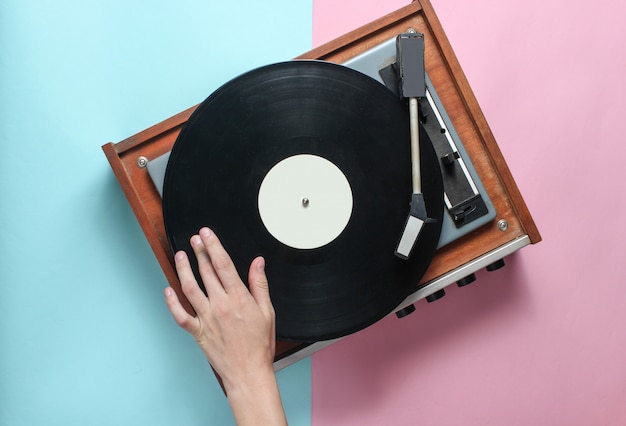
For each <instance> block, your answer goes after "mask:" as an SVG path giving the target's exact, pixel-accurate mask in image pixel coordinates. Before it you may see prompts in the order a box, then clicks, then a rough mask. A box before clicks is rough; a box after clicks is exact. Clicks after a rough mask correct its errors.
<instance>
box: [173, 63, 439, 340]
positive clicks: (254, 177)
mask: <svg viewBox="0 0 626 426" xmlns="http://www.w3.org/2000/svg"><path fill="white" fill-rule="evenodd" d="M420 146H421V152H422V155H421V158H422V160H421V169H422V188H423V193H424V198H425V202H426V208H427V211H428V215H429V217H431V218H434V219H436V221H435V222H433V223H427V224H426V225H425V226H424V228H423V230H422V232H421V234H420V237H419V239H418V241H417V244H416V246H415V248H414V249H413V253H412V255H411V258H410V259H409V260H401V259H399V258H398V257H396V256H395V255H394V250H395V248H396V246H397V244H398V241H399V239H400V236H401V234H402V231H403V229H404V225H405V222H406V220H407V215H408V212H409V202H410V199H411V192H412V188H411V162H410V158H411V157H410V142H409V124H408V108H407V104H406V102H404V101H402V100H400V99H398V98H397V97H396V96H395V95H393V94H392V93H391V92H390V91H389V90H388V89H387V88H385V87H384V86H383V85H382V84H380V83H378V82H377V81H375V80H373V79H371V78H370V77H368V76H366V75H364V74H361V73H359V72H357V71H354V70H352V69H349V68H347V67H344V66H341V65H336V64H332V63H328V62H321V61H291V62H284V63H278V64H273V65H269V66H265V67H262V68H258V69H256V70H253V71H250V72H248V73H246V74H243V75H241V76H239V77H237V78H235V79H234V80H231V81H230V82H228V83H226V84H225V85H224V86H222V87H221V88H219V89H218V90H217V91H215V92H214V93H213V94H212V95H210V96H209V97H208V98H207V99H206V100H205V101H204V102H203V103H202V104H200V105H199V106H198V108H197V109H196V110H195V111H194V113H193V114H192V115H191V117H190V118H189V121H188V122H187V123H186V125H185V126H184V128H183V129H182V131H181V132H180V134H179V136H178V139H177V140H176V143H175V144H174V147H173V149H172V152H171V155H170V159H169V162H168V166H167V169H166V174H165V182H164V187H163V218H164V222H165V227H166V232H167V235H168V238H169V241H170V244H171V246H172V248H173V250H174V251H178V250H185V251H187V253H189V254H191V253H192V250H191V246H190V244H189V238H190V236H191V235H193V234H195V233H197V232H198V230H199V229H200V227H202V226H209V227H211V228H212V229H213V230H214V231H215V232H216V234H217V235H218V236H219V238H220V240H221V241H222V243H223V245H224V247H225V248H226V250H227V251H228V253H229V254H230V256H231V258H232V259H233V262H234V264H235V266H236V267H237V270H238V272H239V274H240V276H241V277H242V279H243V281H244V282H246V281H247V273H248V268H249V265H250V262H251V261H252V259H253V258H254V257H255V256H258V255H262V256H264V257H265V259H266V273H267V276H268V280H269V284H270V293H271V298H272V303H273V304H274V308H275V310H276V334H277V337H278V338H279V339H281V340H293V341H301V342H312V341H319V340H326V339H331V338H337V337H341V336H344V335H347V334H350V333H352V332H355V331H358V330H360V329H362V328H364V327H366V326H368V325H370V324H372V323H374V322H375V321H378V320H379V319H381V318H382V317H384V316H385V315H387V314H388V313H390V312H391V311H392V310H393V309H394V308H395V307H396V306H397V305H398V304H399V303H400V302H402V300H403V299H404V298H405V297H406V296H408V294H410V293H411V292H412V291H414V290H415V288H416V285H417V283H418V282H419V280H420V278H421V277H422V276H423V274H424V272H425V271H426V269H427V267H428V265H429V264H430V261H431V259H432V257H433V255H434V251H435V249H436V246H437V243H438V240H439V235H440V232H441V223H442V216H443V185H442V181H441V173H440V169H439V161H438V159H437V158H436V155H435V152H434V150H433V148H432V145H431V144H430V142H429V141H428V137H427V135H426V133H425V132H423V131H421V132H420ZM299 154H313V155H315V156H319V157H322V158H324V159H326V160H328V161H330V162H331V163H332V164H334V165H335V166H336V167H338V168H339V170H341V172H342V173H343V175H345V177H346V179H347V181H348V182H349V185H350V188H351V191H352V211H351V214H350V217H349V220H348V222H347V224H346V226H345V228H344V229H343V231H342V232H341V233H340V234H339V235H338V236H337V237H336V238H334V239H333V240H332V241H330V242H328V243H327V244H324V245H322V246H319V247H314V248H307V249H301V248H293V247H290V246H289V245H287V244H284V243H281V242H280V241H279V240H277V239H276V238H275V237H274V236H273V235H272V234H271V233H270V232H269V231H268V229H267V228H266V226H265V225H264V222H263V220H262V218H261V215H260V213H259V207H258V203H259V200H258V197H259V190H260V187H261V184H262V182H263V180H264V178H265V177H266V175H267V174H268V172H269V171H270V170H271V169H272V168H273V167H274V166H275V165H276V164H278V163H279V162H281V161H282V160H284V159H286V158H290V157H292V156H296V155H299ZM190 258H193V255H191V256H190ZM193 267H194V268H195V269H196V271H195V272H196V276H198V274H197V267H196V265H193Z"/></svg>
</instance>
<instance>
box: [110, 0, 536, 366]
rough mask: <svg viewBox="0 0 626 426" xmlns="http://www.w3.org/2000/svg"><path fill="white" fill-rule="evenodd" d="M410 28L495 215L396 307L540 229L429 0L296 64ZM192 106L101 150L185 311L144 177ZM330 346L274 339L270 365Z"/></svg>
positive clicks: (346, 53)
mask: <svg viewBox="0 0 626 426" xmlns="http://www.w3.org/2000/svg"><path fill="white" fill-rule="evenodd" d="M411 28H412V29H415V30H417V31H418V32H420V33H423V34H424V39H425V67H426V72H427V73H428V75H429V77H430V79H431V81H432V84H433V86H434V87H435V88H436V90H437V92H438V94H439V97H440V98H441V101H442V103H443V105H444V107H445V109H446V111H447V112H448V115H449V116H450V118H451V120H452V122H453V125H454V127H455V128H456V130H457V132H458V134H459V137H460V139H461V140H462V142H463V145H464V146H465V149H466V150H467V152H468V154H469V156H470V158H471V161H472V163H473V164H474V167H475V168H476V171H477V172H478V174H479V176H480V179H481V180H482V182H483V184H484V186H485V188H486V189H487V192H488V194H489V197H490V198H491V200H492V202H493V204H494V206H495V209H496V212H497V216H496V219H495V220H493V221H492V222H491V223H489V224H487V225H484V226H482V227H481V228H479V229H478V230H476V231H474V232H472V233H470V234H468V235H466V236H465V237H462V238H461V239H460V240H457V241H454V242H453V243H451V244H448V245H446V246H444V247H443V248H441V249H439V250H438V251H437V253H436V256H435V258H434V259H433V261H432V263H431V265H430V267H429V269H428V271H427V272H426V274H425V276H424V277H423V279H422V281H421V282H420V283H419V285H417V286H416V290H417V291H416V293H415V294H414V295H412V296H411V297H409V298H408V299H407V300H406V301H405V303H403V305H401V306H400V307H398V309H402V308H403V307H406V306H408V305H410V304H412V303H413V302H415V301H416V300H418V299H420V298H423V297H427V296H429V295H430V294H433V293H436V292H437V291H440V290H441V289H442V288H443V287H445V286H446V285H449V284H451V283H454V282H455V281H457V280H458V279H461V278H463V277H465V276H467V275H469V274H471V273H473V272H475V271H476V270H478V269H480V268H482V267H485V266H488V265H490V264H493V262H494V261H497V260H499V259H501V258H502V257H503V256H505V255H507V254H510V253H512V252H514V251H516V250H518V249H519V248H521V247H523V246H525V245H528V244H534V243H537V242H539V241H540V240H541V236H540V234H539V231H538V229H537V227H536V226H535V223H534V221H533V219H532V217H531V215H530V212H529V211H528V208H527V207H526V204H525V202H524V200H523V199H522V196H521V194H520V192H519V189H518V187H517V185H516V183H515V181H514V180H513V177H512V176H511V173H510V171H509V168H508V166H507V164H506V162H505V160H504V158H503V156H502V153H501V152H500V149H499V148H498V145H497V144H496V141H495V139H494V136H493V134H492V133H491V130H490V128H489V126H488V124H487V122H486V120H485V117H484V116H483V114H482V112H481V110H480V107H479V106H478V103H477V101H476V98H475V97H474V95H473V93H472V90H471V88H470V86H469V84H468V82H467V79H466V78H465V75H464V74H463V71H462V70H461V66H460V65H459V63H458V61H457V58H456V56H455V55H454V52H453V50H452V47H451V46H450V44H449V42H448V39H447V38H446V35H445V34H444V31H443V29H442V27H441V24H440V22H439V20H438V18H437V16H436V15H435V12H434V10H433V8H432V6H431V4H430V3H429V2H428V0H417V1H415V2H413V3H411V4H410V5H408V6H406V7H403V8H402V9H399V10H397V11H396V12H393V13H391V14H389V15H387V16H384V17H382V18H380V19H378V20H376V21H374V22H372V23H370V24H368V25H366V26H363V27H361V28H359V29H357V30H355V31H352V32H350V33H348V34H346V35H344V36H342V37H339V38H338V39H336V40H334V41H331V42H329V43H327V44H324V45H322V46H320V47H318V48H316V49H313V50H312V51H310V52H307V53H305V54H303V55H301V56H300V57H298V59H321V60H327V61H332V62H336V63H343V62H345V61H347V60H349V59H351V58H353V57H354V56H356V55H358V54H360V53H362V52H363V51H365V50H367V49H370V48H371V47H373V46H376V45H378V44H379V43H382V42H384V41H387V40H390V39H392V38H394V37H395V36H396V35H397V34H400V33H405V32H407V30H408V29H411ZM195 108H196V106H193V107H191V108H189V109H187V110H185V111H182V112H181V113H179V114H177V115H175V116H173V117H171V118H169V119H167V120H165V121H163V122H161V123H159V124H156V125H154V126H152V127H150V128H148V129H146V130H144V131H142V132H140V133H138V134H136V135H133V136H131V137H129V138H127V139H125V140H123V141H121V142H119V143H108V144H106V145H104V146H103V147H102V149H103V151H104V153H105V154H106V156H107V158H108V160H109V163H110V165H111V168H112V169H113V172H114V173H115V176H116V178H117V180H118V181H119V183H120V185H121V187H122V190H123V192H124V194H125V195H126V198H127V199H128V202H129V204H130V206H131V208H132V210H133V212H134V213H135V216H136V217H137V220H138V221H139V224H140V226H141V228H142V230H143V232H144V234H145V236H146V238H147V240H148V242H149V244H150V246H151V248H152V250H153V251H154V254H155V256H156V257H157V259H158V262H159V264H160V265H161V267H162V269H163V272H164V273H165V276H166V278H167V280H168V282H169V283H170V285H171V286H172V288H174V289H175V291H176V292H177V293H178V295H179V298H180V299H181V301H183V302H184V305H185V308H186V309H187V310H188V311H189V312H193V310H192V308H191V306H190V304H189V303H188V302H187V301H186V299H185V298H184V297H182V294H181V291H180V283H179V282H178V278H177V276H176V272H175V269H174V266H173V253H172V252H171V249H170V246H169V244H168V239H167V236H166V234H165V229H164V225H163V216H162V210H161V197H160V195H159V193H158V191H157V189H156V188H155V186H154V184H153V182H152V180H151V178H150V176H149V174H148V172H147V169H146V164H147V162H149V161H151V160H152V159H154V158H157V157H159V156H161V155H163V154H165V153H167V152H169V151H170V150H171V148H172V145H173V144H174V142H175V140H176V137H177V135H178V133H179V132H180V130H181V128H182V126H183V125H184V124H185V122H186V121H187V119H188V118H189V116H190V115H191V113H192V112H193V111H194V110H195ZM416 284H417V283H416ZM329 343H330V342H318V343H312V344H311V343H293V342H280V341H279V342H277V350H276V351H277V353H276V362H275V367H276V368H277V369H278V368H282V367H284V366H286V365H288V364H290V363H292V362H294V361H296V360H298V359H301V358H303V357H305V356H307V355H309V354H310V353H312V352H314V351H315V350H317V349H319V348H321V347H323V346H325V345H327V344H329Z"/></svg>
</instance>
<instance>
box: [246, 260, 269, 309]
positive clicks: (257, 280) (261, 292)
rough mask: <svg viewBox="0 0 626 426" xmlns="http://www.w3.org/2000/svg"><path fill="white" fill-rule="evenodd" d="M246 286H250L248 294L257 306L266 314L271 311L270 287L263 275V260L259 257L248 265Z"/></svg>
mask: <svg viewBox="0 0 626 426" xmlns="http://www.w3.org/2000/svg"><path fill="white" fill-rule="evenodd" d="M248 284H249V285H250V293H251V294H252V297H254V300H256V302H257V303H258V305H259V306H260V307H261V308H263V309H264V310H265V311H266V312H267V311H268V310H270V311H271V310H273V307H272V301H271V300H270V287H269V283H268V282H267V276H266V275H265V259H263V258H262V257H260V256H259V257H257V258H256V259H254V260H253V261H252V263H251V264H250V271H249V273H248Z"/></svg>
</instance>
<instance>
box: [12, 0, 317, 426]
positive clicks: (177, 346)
mask: <svg viewBox="0 0 626 426" xmlns="http://www.w3.org/2000/svg"><path fill="white" fill-rule="evenodd" d="M311 13H312V5H311V0H306V1H302V0H298V1H287V0H269V1H265V2H257V1H239V2H216V1H213V2H200V1H177V2H171V1H168V2H165V1H128V0H124V1H120V0H107V1H104V0H96V1H87V2H77V1H34V0H30V1H24V0H4V1H3V2H2V3H1V5H0V144H1V148H2V151H1V155H0V194H1V201H0V244H1V246H0V250H1V255H2V256H1V257H0V259H1V260H0V291H1V293H0V425H10V426H13V425H44V424H45V425H144V424H146V425H147V424H149V425H171V424H184V425H207V424H219V425H228V424H233V421H232V417H231V413H230V410H229V408H228V404H227V401H226V399H225V398H224V396H223V395H222V392H221V389H220V388H219V386H218V385H217V382H216V380H215V378H214V376H213V373H212V371H211V370H210V368H209V366H208V364H207V362H206V361H205V359H204V357H203V356H202V354H201V353H200V351H199V350H198V349H197V348H196V346H195V344H194V343H193V341H192V340H191V338H189V337H188V336H187V335H186V334H185V333H183V332H182V331H181V330H180V329H178V328H177V326H176V325H175V324H174V323H173V321H172V320H171V318H170V316H169V313H168V312H167V309H166V307H165V304H164V302H163V297H162V289H163V288H164V287H165V286H166V285H167V283H166V281H165V278H164V276H163V274H162V272H161V270H160V268H159V265H158V264H157V262H156V260H155V258H154V256H153V254H152V252H151V250H150V248H149V247H148V244H147V243H146V241H145V238H144V236H143V234H142V232H141V230H140V228H139V226H138V224H137V221H136V219H135V217H134V215H133V214H132V212H131V210H130V208H129V206H128V204H127V202H126V199H125V198H124V196H123V194H122V192H121V190H120V188H119V185H118V183H117V181H116V180H115V178H114V176H113V173H112V172H111V169H110V167H109V165H108V163H107V161H106V158H105V156H104V154H103V153H102V150H101V148H100V146H101V145H103V144H105V143H107V142H109V141H112V142H117V141H119V140H122V139H124V138H126V137H128V136H131V135H133V134H134V133H137V132H139V131H141V130H143V129H145V128H147V127H149V126H151V125H153V124H156V123H158V122H159V121H161V120H164V119H166V118H168V117H170V116H171V115H173V114H176V113H178V112H180V111H182V110H184V109H186V108H188V107H190V106H192V105H195V104H196V103H198V102H200V101H202V100H203V99H204V98H205V97H206V96H207V95H208V94H210V93H211V92H212V91H213V90H214V89H216V88H217V87H218V86H219V85H220V84H222V83H224V82H225V81H227V80H228V79H230V78H232V77H234V76H236V75H238V74H239V73H241V72H243V71H246V70H248V69H251V68H253V67H256V66H259V65H263V64H266V63H270V62H276V61H280V60H284V59H289V58H291V57H293V56H296V55H298V54H300V53H302V52H305V51H307V50H308V49H310V47H311V21H312V19H311ZM279 382H280V387H281V390H282V395H283V400H284V403H285V407H286V410H287V415H288V417H289V420H290V424H292V425H308V424H310V397H311V394H310V392H311V390H310V389H311V382H310V363H309V361H308V360H304V361H301V362H300V363H298V364H296V365H294V366H292V367H289V368H288V369H286V370H284V371H282V372H280V373H279Z"/></svg>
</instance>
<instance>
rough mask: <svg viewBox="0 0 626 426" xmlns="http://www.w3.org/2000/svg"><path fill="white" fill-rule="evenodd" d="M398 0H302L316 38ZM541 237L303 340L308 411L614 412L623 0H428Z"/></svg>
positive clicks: (363, 415) (619, 307)
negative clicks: (438, 288)
mask: <svg viewBox="0 0 626 426" xmlns="http://www.w3.org/2000/svg"><path fill="white" fill-rule="evenodd" d="M407 3H408V0H386V1H374V0H360V1H356V0H350V1H346V0H342V1H337V0H315V1H314V11H313V18H314V21H313V42H314V45H319V44H321V43H323V42H325V41H328V40H330V39H332V38H334V37H335V36H338V35H341V34H343V33H345V32H346V31H348V30H351V29H353V28H355V27H358V26H360V25H362V24H365V23H367V22H368V21H370V20H372V19H374V18H377V17H380V16H382V15H384V14H386V13H388V12H391V11H393V10H395V9H397V8H399V7H401V6H404V5H406V4H407ZM432 4H433V6H434V8H435V11H436V12H437V14H438V16H439V19H440V20H441V22H442V24H443V27H444V29H445V31H446V33H447V35H448V38H449V39H450V42H451V44H452V46H453V48H454V50H455V52H456V54H457V56H458V58H459V61H460V63H461V66H462V67H463V69H464V71H465V73H466V75H467V77H468V79H469V82H470V85H471V86H472V88H473V90H474V93H475V95H476V97H477V98H478V101H479V103H480V105H481V107H482V109H483V112H484V114H485V116H486V117H487V121H488V122H489V124H490V126H491V129H492V131H493V132H494V134H495V137H496V140H497V141H498V143H499V145H500V147H501V149H502V151H503V153H504V156H505V158H506V159H507V162H508V164H509V166H510V168H511V171H512V173H513V175H514V177H515V179H516V181H517V183H518V185H519V187H520V189H521V191H522V194H523V195H524V198H525V200H526V202H527V204H528V206H529V208H530V210H531V213H532V214H533V217H534V219H535V221H536V222H537V225H538V226H539V229H540V231H541V233H542V236H543V238H544V241H543V242H541V243H540V244H538V245H535V246H530V247H527V248H524V249H523V250H522V251H521V252H519V253H516V254H515V255H513V256H511V257H509V258H508V259H507V267H506V268H504V269H502V270H500V271H498V272H494V273H486V272H484V273H480V274H479V276H478V278H479V279H478V281H477V282H476V283H475V284H473V285H471V286H469V287H466V288H462V289H461V288H456V286H451V287H449V290H448V295H447V296H446V297H445V298H444V299H442V300H441V301H439V302H437V303H434V304H427V303H426V302H424V301H422V302H420V303H418V305H417V307H418V310H417V312H416V313H414V314H413V315H411V316H409V317H408V318H406V319H403V320H398V319H396V318H394V317H389V318H387V319H385V320H383V321H382V322H380V323H379V324H376V325H375V326H373V327H371V328H369V329H367V330H365V331H363V332H361V333H358V334H356V335H353V336H350V337H348V338H346V339H344V340H342V341H340V342H339V343H336V344H334V345H332V346H330V347H329V348H327V349H324V350H323V351H321V352H319V353H317V354H315V355H314V356H313V360H312V368H313V371H312V380H313V390H312V391H313V395H312V424H313V425H314V426H324V425H359V426H363V425H390V424H393V425H418V424H419V425H624V424H626V327H625V326H624V324H625V323H626V282H625V281H626V280H625V278H626V266H625V265H626V242H625V241H626V225H625V223H626V221H625V219H624V214H625V212H626V203H625V201H624V199H625V197H624V196H625V192H626V191H625V190H624V183H623V176H624V172H623V170H624V157H623V155H624V154H626V148H625V146H626V142H625V140H624V139H625V135H626V117H625V115H626V45H625V43H624V42H625V40H626V36H625V35H624V30H623V25H624V22H623V18H624V17H625V16H626V3H623V2H618V1H610V0H601V1H598V2H588V1H582V0H570V1H564V0H530V1H526V2H507V1H501V0H476V1H472V2H463V1H458V0H432Z"/></svg>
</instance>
